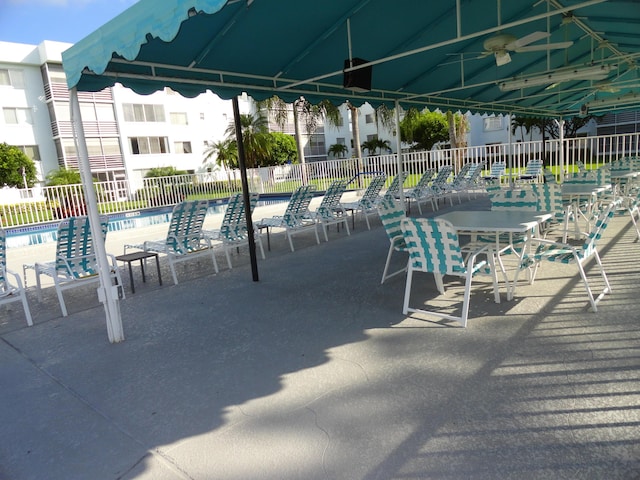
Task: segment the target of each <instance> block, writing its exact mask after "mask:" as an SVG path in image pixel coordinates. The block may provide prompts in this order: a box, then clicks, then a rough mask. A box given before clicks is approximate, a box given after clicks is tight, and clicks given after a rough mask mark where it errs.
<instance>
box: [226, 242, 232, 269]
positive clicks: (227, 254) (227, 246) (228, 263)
mask: <svg viewBox="0 0 640 480" xmlns="http://www.w3.org/2000/svg"><path fill="white" fill-rule="evenodd" d="M229 248H230V246H229V245H225V246H224V255H225V257H227V265H228V266H229V270H231V269H233V265H231V255H229Z"/></svg>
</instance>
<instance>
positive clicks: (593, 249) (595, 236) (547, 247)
mask: <svg viewBox="0 0 640 480" xmlns="http://www.w3.org/2000/svg"><path fill="white" fill-rule="evenodd" d="M619 204H620V200H616V201H613V202H611V203H610V204H609V205H608V206H607V208H606V209H604V211H603V212H602V213H601V215H600V217H599V218H598V220H597V221H596V224H595V227H594V229H593V230H592V231H591V232H590V233H589V234H588V235H587V236H586V238H585V240H584V242H583V244H582V246H581V247H574V246H572V245H568V244H565V243H558V242H553V241H550V240H545V239H538V240H537V242H538V246H537V247H536V248H535V250H534V253H533V254H527V253H525V254H524V255H523V257H522V261H521V265H520V266H521V269H523V268H528V267H530V266H535V269H534V273H533V276H532V280H531V282H533V280H534V279H535V274H536V272H537V269H538V267H539V265H540V262H541V261H542V260H546V261H549V262H555V263H562V264H571V263H573V264H575V265H576V266H577V267H578V271H579V273H580V276H581V278H582V281H583V283H584V287H585V289H586V291H587V295H588V296H589V303H590V304H591V310H592V311H594V312H596V311H597V304H598V302H599V301H600V300H601V299H602V298H603V297H604V295H606V294H607V293H610V292H611V285H610V284H609V280H608V279H607V274H606V273H605V271H604V267H603V265H602V261H601V259H600V255H599V253H598V249H597V242H598V240H600V238H601V237H602V234H603V232H604V230H605V229H606V228H607V225H608V223H609V220H610V219H611V217H613V215H614V213H615V211H616V209H617V208H618V207H619ZM591 257H594V258H595V260H596V263H597V264H598V268H599V270H600V275H601V276H602V280H603V281H604V285H605V287H604V289H603V290H602V292H601V293H600V294H599V295H598V297H594V295H593V292H592V290H591V287H590V286H589V281H588V280H587V275H586V273H585V270H584V264H585V262H586V261H587V260H589V259H590V258H591ZM516 280H517V274H516Z"/></svg>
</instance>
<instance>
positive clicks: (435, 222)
mask: <svg viewBox="0 0 640 480" xmlns="http://www.w3.org/2000/svg"><path fill="white" fill-rule="evenodd" d="M400 228H401V229H402V233H403V235H404V240H405V243H406V247H407V250H408V251H409V263H408V266H407V279H406V285H405V293H404V303H403V313H404V314H405V315H406V314H408V313H409V312H419V313H424V314H427V315H432V316H435V317H437V318H443V319H449V320H455V321H458V322H460V323H461V324H462V326H464V327H466V325H467V319H468V315H469V298H470V294H471V282H472V278H473V277H474V276H475V275H476V274H478V273H490V274H491V275H492V276H493V286H494V291H495V290H496V289H497V278H496V276H495V269H494V268H492V267H493V265H491V268H488V265H487V262H486V261H484V260H483V261H477V257H478V255H479V254H484V253H486V251H487V248H486V247H484V248H482V249H480V250H478V251H475V252H473V253H472V254H470V255H468V257H467V261H466V263H465V257H464V256H463V253H462V251H461V249H460V243H459V240H458V235H457V233H456V231H455V230H454V228H453V226H452V225H451V224H450V223H449V222H447V221H444V220H441V219H438V218H405V219H403V220H402V221H401V222H400ZM488 257H489V259H491V263H493V257H492V256H491V255H488ZM414 272H431V273H433V274H434V275H435V278H436V285H437V287H438V291H439V292H440V293H444V283H443V277H444V275H453V276H457V277H462V278H464V279H465V292H464V299H463V302H462V312H461V314H460V316H456V315H452V314H449V313H444V312H442V311H429V310H424V309H420V308H412V307H410V306H409V301H410V296H411V282H412V278H413V273H414Z"/></svg>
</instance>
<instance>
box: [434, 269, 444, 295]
mask: <svg viewBox="0 0 640 480" xmlns="http://www.w3.org/2000/svg"><path fill="white" fill-rule="evenodd" d="M433 277H434V278H435V281H436V288H437V289H438V292H440V294H441V295H444V280H443V276H442V275H441V274H439V273H434V274H433Z"/></svg>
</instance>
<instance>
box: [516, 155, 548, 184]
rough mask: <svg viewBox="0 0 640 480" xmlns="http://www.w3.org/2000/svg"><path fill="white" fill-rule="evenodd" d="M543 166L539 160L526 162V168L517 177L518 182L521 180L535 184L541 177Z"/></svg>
mask: <svg viewBox="0 0 640 480" xmlns="http://www.w3.org/2000/svg"><path fill="white" fill-rule="evenodd" d="M543 167H544V164H543V163H542V160H541V159H539V158H534V159H533V160H529V161H528V162H527V166H526V167H525V169H524V173H523V174H522V175H519V176H518V180H522V181H525V182H535V181H537V180H538V179H539V178H540V175H542V169H543Z"/></svg>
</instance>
